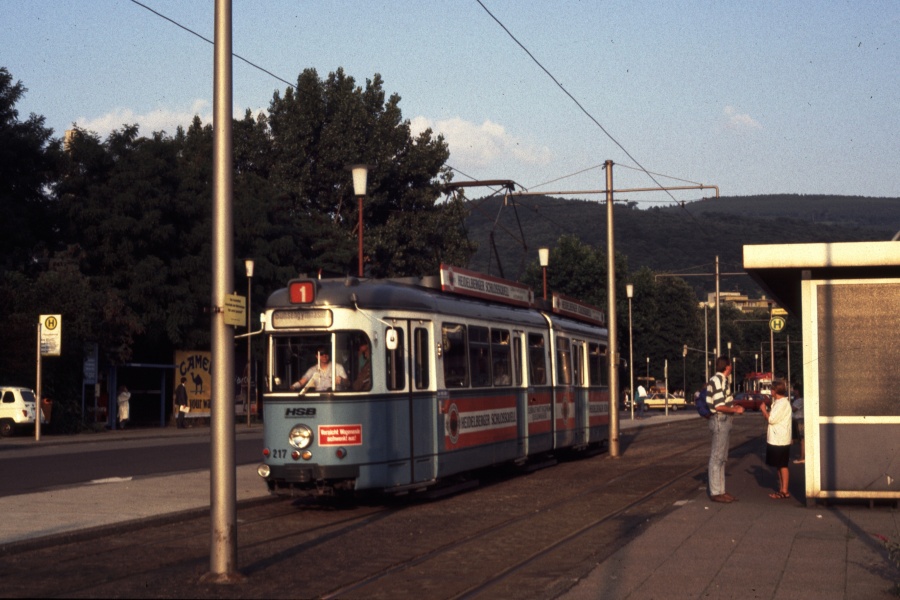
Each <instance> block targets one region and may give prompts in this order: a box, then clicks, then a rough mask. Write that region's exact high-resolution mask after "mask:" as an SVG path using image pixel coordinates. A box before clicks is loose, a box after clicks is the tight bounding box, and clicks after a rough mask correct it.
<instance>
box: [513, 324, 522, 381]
mask: <svg viewBox="0 0 900 600" xmlns="http://www.w3.org/2000/svg"><path fill="white" fill-rule="evenodd" d="M512 360H513V383H515V384H516V385H522V338H521V337H519V336H518V335H516V336H515V337H514V338H513V354H512Z"/></svg>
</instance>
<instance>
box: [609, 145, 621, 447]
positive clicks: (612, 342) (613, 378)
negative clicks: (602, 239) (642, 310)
mask: <svg viewBox="0 0 900 600" xmlns="http://www.w3.org/2000/svg"><path fill="white" fill-rule="evenodd" d="M612 168H613V161H611V160H608V161H606V272H607V278H606V297H607V304H606V306H607V309H606V328H607V332H608V334H609V350H607V355H608V356H609V455H610V457H612V458H618V457H619V343H618V340H617V339H616V252H615V244H614V242H613V176H612Z"/></svg>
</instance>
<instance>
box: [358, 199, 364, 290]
mask: <svg viewBox="0 0 900 600" xmlns="http://www.w3.org/2000/svg"><path fill="white" fill-rule="evenodd" d="M357 199H358V200H359V224H358V225H357V227H358V228H359V276H360V277H362V276H363V213H362V211H363V197H362V196H357Z"/></svg>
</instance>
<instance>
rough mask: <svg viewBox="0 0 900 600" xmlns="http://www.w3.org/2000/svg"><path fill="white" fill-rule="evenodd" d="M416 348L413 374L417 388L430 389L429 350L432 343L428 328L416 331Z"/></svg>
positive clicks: (420, 328) (419, 328)
mask: <svg viewBox="0 0 900 600" xmlns="http://www.w3.org/2000/svg"><path fill="white" fill-rule="evenodd" d="M414 335H415V338H414V339H415V343H416V345H415V348H414V349H413V351H414V352H415V355H414V356H413V374H414V379H415V384H416V389H417V390H425V389H428V386H429V385H430V382H431V378H430V375H431V373H429V372H428V368H429V367H428V352H429V349H430V345H429V343H428V330H427V329H424V328H422V327H418V328H416V331H415V334H414Z"/></svg>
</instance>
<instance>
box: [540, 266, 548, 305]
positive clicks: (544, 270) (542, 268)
mask: <svg viewBox="0 0 900 600" xmlns="http://www.w3.org/2000/svg"><path fill="white" fill-rule="evenodd" d="M541 270H542V271H543V272H544V300H546V299H547V267H541Z"/></svg>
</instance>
